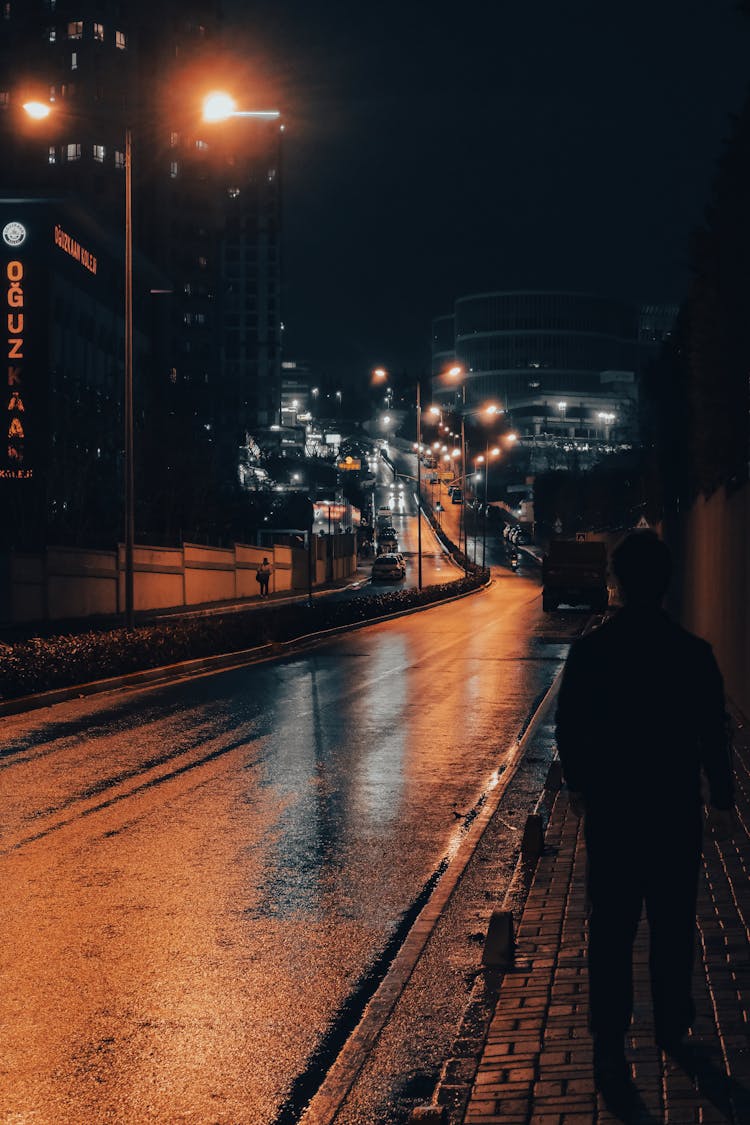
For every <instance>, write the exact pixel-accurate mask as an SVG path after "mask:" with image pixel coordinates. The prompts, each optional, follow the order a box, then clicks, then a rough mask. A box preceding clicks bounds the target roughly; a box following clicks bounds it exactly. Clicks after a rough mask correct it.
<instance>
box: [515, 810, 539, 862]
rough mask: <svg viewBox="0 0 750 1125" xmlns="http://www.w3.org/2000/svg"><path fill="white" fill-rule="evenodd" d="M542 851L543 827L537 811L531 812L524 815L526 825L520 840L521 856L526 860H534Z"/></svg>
mask: <svg viewBox="0 0 750 1125" xmlns="http://www.w3.org/2000/svg"><path fill="white" fill-rule="evenodd" d="M543 851H544V828H543V826H542V818H541V816H540V815H539V813H531V814H530V815H529V816H527V817H526V825H525V827H524V830H523V839H522V841H521V856H522V857H523V859H525V860H526V861H527V862H528V861H533V862H536V860H538V859H539V856H540V855H541V854H542V852H543Z"/></svg>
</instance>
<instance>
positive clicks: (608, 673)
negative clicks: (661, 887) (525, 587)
mask: <svg viewBox="0 0 750 1125" xmlns="http://www.w3.org/2000/svg"><path fill="white" fill-rule="evenodd" d="M557 747H558V751H559V754H560V759H561V762H562V767H563V773H564V776H565V780H566V782H567V784H568V786H569V788H570V789H572V790H576V791H578V792H580V793H582V794H583V796H584V798H585V800H586V803H587V806H591V807H594V806H598V807H599V808H600V809H601V808H611V809H612V810H613V813H616V812H617V810H618V809H627V810H629V812H630V814H631V815H633V814H637V812H638V811H639V810H641V811H642V812H643V813H644V814H648V813H649V812H650V811H657V810H658V811H659V812H660V814H663V813H664V812H665V810H666V811H667V812H668V811H669V810H672V811H674V812H676V813H678V814H679V812H680V810H684V811H688V810H690V809H695V808H696V807H697V806H698V804H699V801H700V771H701V768H702V769H703V770H704V772H705V774H706V777H707V779H708V784H709V788H710V800H711V803H712V804H713V805H715V806H716V807H717V808H720V809H728V808H731V806H732V796H733V794H732V764H731V748H730V741H729V730H728V721H727V716H726V711H725V703H724V687H723V683H722V679H721V674H720V672H719V669H718V667H717V664H716V660H715V659H714V655H713V652H712V650H711V646H710V645H709V644H707V642H706V641H703V640H701V639H700V638H698V637H695V636H693V634H692V633H689V632H687V631H686V630H685V629H683V628H681V627H680V626H679V625H677V624H676V623H675V622H674V621H673V620H672V619H671V618H670V617H669V616H668V615H667V614H666V613H664V612H663V611H662V610H660V609H658V608H650V607H649V608H636V607H633V608H629V607H625V608H624V609H622V610H620V611H619V612H618V613H617V614H616V615H615V616H614V617H613V618H611V619H610V620H609V621H607V622H606V623H605V624H604V625H602V626H601V628H599V629H597V630H595V631H594V632H592V633H590V634H588V635H587V636H585V637H581V638H580V639H579V640H577V641H575V642H574V644H573V645H572V647H571V649H570V653H569V655H568V659H567V661H566V664H565V669H564V672H563V678H562V683H561V687H560V694H559V698H558V705H557Z"/></svg>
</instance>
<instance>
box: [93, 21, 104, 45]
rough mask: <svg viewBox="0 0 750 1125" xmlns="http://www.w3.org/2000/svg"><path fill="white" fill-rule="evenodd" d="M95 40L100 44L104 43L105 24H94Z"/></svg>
mask: <svg viewBox="0 0 750 1125" xmlns="http://www.w3.org/2000/svg"><path fill="white" fill-rule="evenodd" d="M94 39H98V40H99V42H100V43H103V42H104V24H103V23H95V24H94Z"/></svg>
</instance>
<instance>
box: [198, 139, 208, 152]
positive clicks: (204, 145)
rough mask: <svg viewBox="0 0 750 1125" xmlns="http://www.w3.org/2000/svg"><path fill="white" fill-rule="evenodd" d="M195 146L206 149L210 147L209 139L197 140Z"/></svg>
mask: <svg viewBox="0 0 750 1125" xmlns="http://www.w3.org/2000/svg"><path fill="white" fill-rule="evenodd" d="M195 147H196V148H199V149H201V150H202V151H205V150H206V149H207V148H208V141H196V142H195Z"/></svg>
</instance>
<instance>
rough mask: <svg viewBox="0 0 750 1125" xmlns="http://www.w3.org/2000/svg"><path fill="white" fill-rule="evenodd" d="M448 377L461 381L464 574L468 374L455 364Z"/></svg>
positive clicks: (461, 513)
mask: <svg viewBox="0 0 750 1125" xmlns="http://www.w3.org/2000/svg"><path fill="white" fill-rule="evenodd" d="M448 375H449V376H450V377H451V378H452V379H460V380H461V473H462V488H461V512H460V514H459V524H458V547H459V550H460V549H461V537H462V536H463V542H464V559H465V560H466V561H465V563H464V574H468V573H469V556H468V553H467V543H466V420H465V417H464V415H465V414H466V372H465V371H464V369H463V367H461V365H460V364H454V365H453V367H449V368H448Z"/></svg>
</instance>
